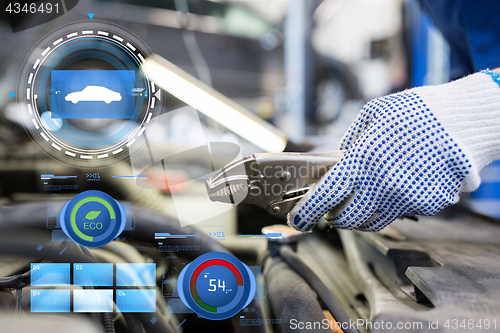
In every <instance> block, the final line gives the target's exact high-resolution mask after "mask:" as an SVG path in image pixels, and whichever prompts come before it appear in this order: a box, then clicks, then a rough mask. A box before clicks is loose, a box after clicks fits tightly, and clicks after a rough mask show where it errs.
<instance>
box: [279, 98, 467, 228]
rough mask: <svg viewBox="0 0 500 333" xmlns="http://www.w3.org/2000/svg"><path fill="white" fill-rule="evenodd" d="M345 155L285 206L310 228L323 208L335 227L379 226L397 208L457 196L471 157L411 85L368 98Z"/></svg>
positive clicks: (424, 210) (422, 210)
mask: <svg viewBox="0 0 500 333" xmlns="http://www.w3.org/2000/svg"><path fill="white" fill-rule="evenodd" d="M340 149H346V150H347V153H346V155H345V156H344V158H343V159H342V160H341V161H340V162H339V163H338V164H337V165H336V166H334V167H333V168H332V169H331V170H330V171H329V172H328V173H327V174H325V175H324V176H323V178H322V179H321V180H320V181H319V182H318V183H317V184H316V186H315V187H314V188H313V189H311V190H310V191H309V193H308V194H307V196H306V197H305V198H303V199H302V200H301V201H300V202H299V203H298V204H297V205H296V206H295V207H294V208H293V209H292V211H291V212H290V214H289V216H288V223H289V224H290V225H291V226H293V227H294V228H296V229H298V230H301V231H309V230H311V228H312V227H313V226H314V225H315V224H316V222H317V221H318V219H319V218H320V217H322V216H323V215H325V214H326V213H327V214H326V216H325V219H326V220H327V222H328V223H329V224H330V225H331V226H334V227H337V228H341V229H358V230H365V231H378V230H380V229H382V228H384V227H385V226H387V225H388V224H389V223H391V222H392V221H394V220H395V219H396V218H397V217H399V216H401V215H434V214H436V213H438V212H439V211H440V210H441V209H443V208H444V207H446V206H449V205H451V204H453V203H456V202H457V201H458V199H459V196H458V194H459V189H460V186H461V184H462V182H463V180H464V178H465V177H466V175H467V174H468V173H469V172H470V170H471V164H470V163H469V160H468V159H467V157H466V156H465V154H464V153H463V152H462V150H461V149H460V148H459V147H458V146H457V144H456V143H455V142H454V141H453V139H452V138H451V137H450V136H449V135H448V134H447V133H446V131H445V129H444V128H443V127H442V126H441V124H440V123H439V121H438V120H437V119H436V118H435V117H434V115H433V114H432V112H431V111H430V110H429V108H427V106H426V105H425V103H424V101H423V100H422V99H421V98H420V97H419V96H418V95H417V94H416V93H415V92H414V91H411V90H409V91H406V92H402V93H398V94H393V95H389V96H385V97H382V98H379V99H376V100H373V101H371V102H369V103H368V104H366V105H365V106H364V107H363V109H362V110H361V112H360V113H359V114H358V116H357V118H356V120H355V121H354V123H353V124H352V125H351V127H350V129H349V130H348V132H347V133H346V135H345V136H344V138H343V140H342V142H341V145H340Z"/></svg>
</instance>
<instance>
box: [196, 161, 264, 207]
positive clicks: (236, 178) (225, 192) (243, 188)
mask: <svg viewBox="0 0 500 333" xmlns="http://www.w3.org/2000/svg"><path fill="white" fill-rule="evenodd" d="M254 161H255V158H253V156H249V157H245V158H243V159H242V160H240V161H236V162H234V163H231V164H229V165H228V166H226V167H224V168H222V169H221V170H220V171H219V172H217V173H216V174H215V175H214V176H213V177H211V178H209V179H207V181H206V183H205V186H206V189H207V193H208V197H209V198H210V200H211V201H212V202H224V203H230V204H239V203H242V202H243V201H244V200H245V198H246V197H247V194H248V189H249V187H250V179H249V176H248V174H247V172H249V171H250V170H251V168H250V165H251V164H252V163H253V162H254Z"/></svg>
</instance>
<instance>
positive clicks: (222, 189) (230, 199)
mask: <svg viewBox="0 0 500 333" xmlns="http://www.w3.org/2000/svg"><path fill="white" fill-rule="evenodd" d="M205 185H206V188H207V193H208V197H209V198H210V200H211V201H213V202H224V203H231V204H238V203H241V202H242V201H243V200H244V199H245V197H246V195H247V193H248V182H247V180H244V179H241V180H236V179H235V180H231V181H229V180H228V181H226V182H224V183H220V184H219V185H214V184H213V183H212V182H211V179H208V180H207V182H206V184H205Z"/></svg>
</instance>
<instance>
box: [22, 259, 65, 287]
mask: <svg viewBox="0 0 500 333" xmlns="http://www.w3.org/2000/svg"><path fill="white" fill-rule="evenodd" d="M69 278H70V264H31V285H32V286H67V285H69Z"/></svg>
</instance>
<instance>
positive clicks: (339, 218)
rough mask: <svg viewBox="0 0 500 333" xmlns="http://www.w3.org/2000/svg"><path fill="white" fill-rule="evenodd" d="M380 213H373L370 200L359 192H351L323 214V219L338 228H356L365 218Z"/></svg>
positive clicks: (368, 218)
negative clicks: (342, 200)
mask: <svg viewBox="0 0 500 333" xmlns="http://www.w3.org/2000/svg"><path fill="white" fill-rule="evenodd" d="M379 215H380V214H378V213H374V208H373V205H372V202H371V201H370V200H369V198H364V197H363V196H362V195H360V194H359V193H353V194H352V195H351V196H350V197H349V199H348V200H345V201H344V202H342V203H341V204H339V205H338V206H336V207H335V208H333V209H332V210H330V211H329V212H328V213H327V214H326V215H325V220H326V222H328V224H330V225H331V226H333V227H336V228H339V229H356V228H358V227H359V226H360V225H362V224H363V223H364V222H365V221H367V220H372V219H375V218H377V217H378V216H379Z"/></svg>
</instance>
